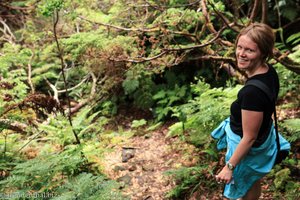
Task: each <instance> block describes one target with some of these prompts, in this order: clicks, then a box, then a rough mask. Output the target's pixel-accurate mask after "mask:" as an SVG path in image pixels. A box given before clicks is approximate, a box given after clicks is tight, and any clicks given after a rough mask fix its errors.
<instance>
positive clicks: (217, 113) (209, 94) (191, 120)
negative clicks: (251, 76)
mask: <svg viewBox="0 0 300 200" xmlns="http://www.w3.org/2000/svg"><path fill="white" fill-rule="evenodd" d="M240 88H241V87H240V86H236V87H235V88H227V89H222V88H212V89H210V87H209V85H208V84H205V83H204V82H202V81H201V80H199V81H198V83H197V84H195V85H193V86H192V91H193V92H194V93H195V95H198V96H196V97H195V98H194V99H193V100H190V101H189V102H188V103H186V104H182V105H180V106H178V107H176V108H175V109H174V110H175V111H174V112H175V113H176V112H177V113H178V112H183V113H185V115H186V122H185V129H186V132H187V134H188V135H187V137H186V140H188V141H189V142H191V143H193V144H195V145H197V146H199V145H203V144H205V143H207V141H208V140H209V138H210V132H211V131H212V130H213V129H214V128H215V127H216V126H217V125H218V124H219V123H220V122H221V121H222V120H224V119H225V118H226V117H227V116H229V107H230V105H231V103H232V102H233V100H234V99H235V98H236V94H237V92H238V90H239V89H240ZM179 123H182V122H179ZM168 134H169V136H174V135H180V134H182V129H181V125H178V124H174V125H172V126H171V127H170V130H169V133H168Z"/></svg>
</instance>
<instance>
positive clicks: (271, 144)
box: [211, 118, 291, 199]
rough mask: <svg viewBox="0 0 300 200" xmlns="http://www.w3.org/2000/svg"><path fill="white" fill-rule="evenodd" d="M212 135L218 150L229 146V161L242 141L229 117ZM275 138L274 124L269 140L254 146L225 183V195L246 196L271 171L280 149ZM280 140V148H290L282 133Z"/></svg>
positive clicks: (231, 197)
mask: <svg viewBox="0 0 300 200" xmlns="http://www.w3.org/2000/svg"><path fill="white" fill-rule="evenodd" d="M211 136H212V137H213V138H214V139H217V140H218V144H217V148H218V150H221V149H224V148H227V152H226V155H225V161H226V162H227V161H228V160H229V159H230V158H231V156H232V154H233V152H234V151H235V149H236V147H237V145H238V144H239V143H240V141H241V137H240V136H239V135H237V134H235V133H234V132H232V130H231V128H230V120H229V118H227V119H225V120H224V121H223V122H222V123H221V124H220V125H219V126H218V127H217V128H216V129H215V130H214V131H213V132H212V133H211ZM275 138H276V133H275V129H274V127H273V126H272V128H271V130H270V134H269V136H268V138H267V140H266V141H265V142H264V143H263V144H262V145H260V146H259V147H252V148H251V149H250V151H249V152H248V154H247V155H246V156H245V157H244V158H243V159H242V160H241V162H240V163H239V164H238V165H237V166H236V168H235V169H234V171H233V181H232V182H231V183H229V184H226V185H225V189H224V196H225V197H227V198H230V199H237V198H241V197H243V196H245V195H246V193H247V191H248V190H249V189H250V188H251V186H252V185H253V184H254V183H255V182H256V181H257V180H259V179H261V178H262V177H263V176H265V175H266V174H267V173H269V172H270V171H271V169H272V167H273V165H274V163H275V159H276V154H277V151H278V150H277V146H276V140H275ZM279 140H280V149H282V150H290V148H291V146H290V143H289V142H288V141H287V140H285V139H284V138H283V137H282V135H281V134H279Z"/></svg>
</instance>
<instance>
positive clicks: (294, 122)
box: [280, 118, 300, 142]
mask: <svg viewBox="0 0 300 200" xmlns="http://www.w3.org/2000/svg"><path fill="white" fill-rule="evenodd" d="M280 127H281V128H283V130H284V131H285V132H287V133H286V134H285V135H287V139H288V140H289V141H290V142H295V141H296V140H299V139H300V118H296V119H286V120H284V121H283V122H282V123H280Z"/></svg>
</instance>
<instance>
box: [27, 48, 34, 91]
mask: <svg viewBox="0 0 300 200" xmlns="http://www.w3.org/2000/svg"><path fill="white" fill-rule="evenodd" d="M31 52H32V54H31V56H30V59H29V62H28V64H27V66H28V69H27V81H28V84H29V86H30V89H31V93H34V91H35V89H34V87H33V83H32V80H31V74H32V72H31V70H32V69H31V63H32V60H33V58H34V51H31Z"/></svg>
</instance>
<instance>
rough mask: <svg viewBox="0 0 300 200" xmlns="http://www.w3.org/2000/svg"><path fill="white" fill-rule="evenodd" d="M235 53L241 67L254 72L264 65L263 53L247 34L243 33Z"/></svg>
mask: <svg viewBox="0 0 300 200" xmlns="http://www.w3.org/2000/svg"><path fill="white" fill-rule="evenodd" d="M235 55H236V59H237V65H238V67H239V69H241V70H245V71H249V72H253V71H255V69H257V68H258V67H259V66H261V65H262V63H263V59H262V53H261V51H260V50H259V48H258V46H257V44H256V43H255V42H254V41H252V40H251V39H250V38H249V37H248V36H247V35H242V36H240V37H239V40H238V42H237V45H236V50H235Z"/></svg>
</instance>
